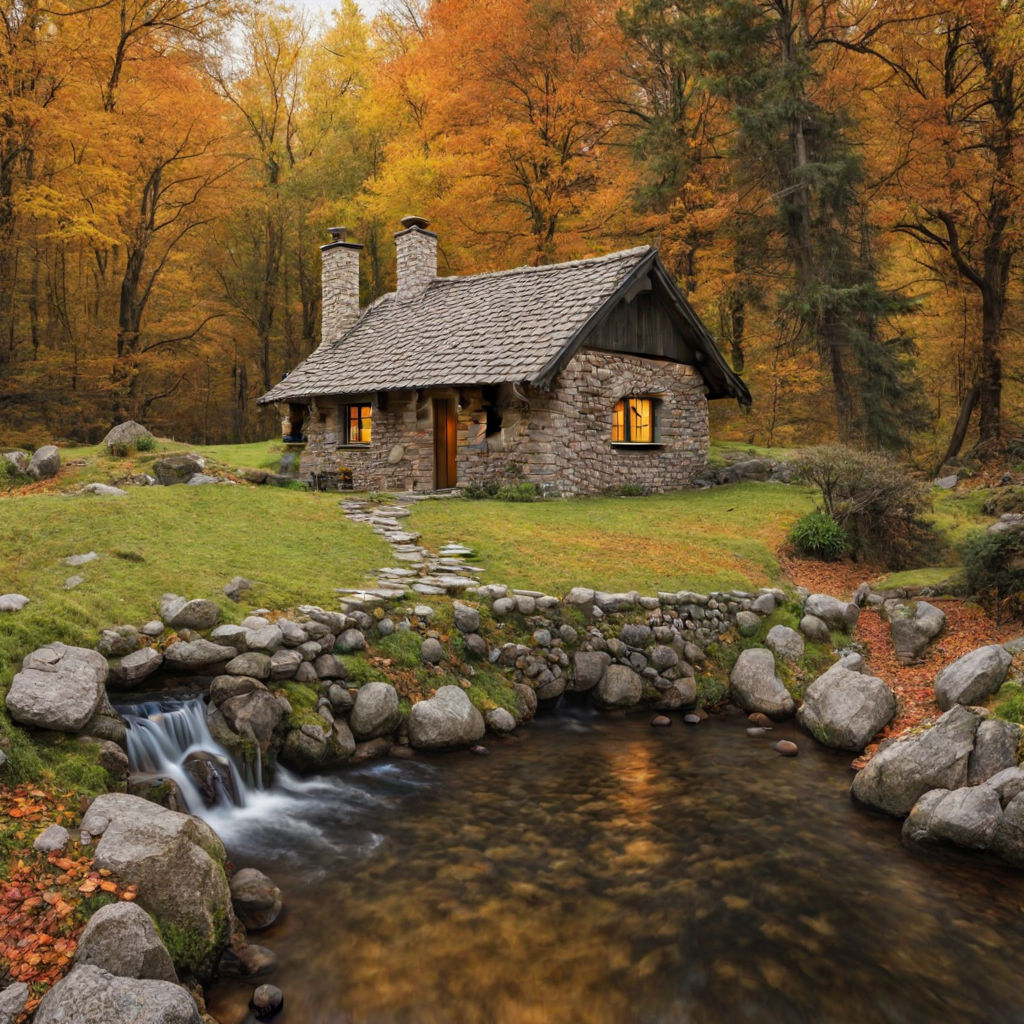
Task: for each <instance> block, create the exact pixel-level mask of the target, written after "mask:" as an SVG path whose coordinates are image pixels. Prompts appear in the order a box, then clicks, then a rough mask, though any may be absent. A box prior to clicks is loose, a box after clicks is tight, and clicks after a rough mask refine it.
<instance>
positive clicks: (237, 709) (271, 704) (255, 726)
mask: <svg viewBox="0 0 1024 1024" xmlns="http://www.w3.org/2000/svg"><path fill="white" fill-rule="evenodd" d="M218 678H220V677H218ZM240 678H245V677H240ZM246 681H247V682H248V683H251V684H252V685H251V687H250V688H249V689H248V690H247V691H246V692H244V693H236V694H234V695H232V696H226V697H224V698H223V699H222V700H221V701H220V703H218V704H217V706H216V707H215V708H214V709H212V710H211V711H208V712H207V718H208V720H211V721H210V731H211V732H216V731H219V730H217V729H216V728H215V725H219V723H215V721H214V719H215V716H216V715H220V716H222V718H223V721H224V724H226V725H227V727H228V728H229V729H230V730H231V731H232V732H233V733H235V735H236V736H239V737H241V738H242V739H248V740H250V741H251V742H253V743H255V744H256V746H257V748H258V749H259V752H260V755H261V756H266V754H267V751H268V750H269V749H270V745H271V742H272V741H273V739H274V734H275V733H276V732H277V730H278V727H279V726H280V725H281V722H282V721H283V720H284V717H285V709H284V705H283V704H282V703H281V701H279V700H278V699H277V698H276V697H275V696H274V695H273V694H272V693H271V692H270V691H269V690H268V689H267V688H266V687H265V686H264V685H263V684H262V683H261V682H260V681H259V680H257V679H252V678H249V679H247V680H246ZM222 692H223V691H222ZM211 700H212V697H211ZM227 746H228V747H229V748H230V749H237V744H236V743H230V744H227Z"/></svg>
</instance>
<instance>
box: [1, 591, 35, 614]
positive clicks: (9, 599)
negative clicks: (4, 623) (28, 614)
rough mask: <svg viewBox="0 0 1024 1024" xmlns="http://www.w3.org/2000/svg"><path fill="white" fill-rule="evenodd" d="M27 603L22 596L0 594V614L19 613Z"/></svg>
mask: <svg viewBox="0 0 1024 1024" xmlns="http://www.w3.org/2000/svg"><path fill="white" fill-rule="evenodd" d="M28 603H29V599H28V598H27V597H26V596H25V595H24V594H0V612H20V611H21V609H22V608H24V607H25V605H27V604H28Z"/></svg>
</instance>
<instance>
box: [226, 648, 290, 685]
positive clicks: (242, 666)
mask: <svg viewBox="0 0 1024 1024" xmlns="http://www.w3.org/2000/svg"><path fill="white" fill-rule="evenodd" d="M299 660H300V661H301V660H302V659H301V658H300V659H299ZM272 667H273V665H272V663H271V660H270V655H269V654H263V653H262V652H261V651H246V652H245V653H243V654H239V655H236V656H235V657H234V658H232V659H231V660H230V661H229V662H228V663H227V664H226V665H225V666H224V671H225V672H226V673H227V674H228V675H229V676H251V677H252V678H253V679H269V678H270V672H271V669H272ZM297 667H298V666H297V665H296V666H294V667H293V669H292V671H294V669H295V668H297Z"/></svg>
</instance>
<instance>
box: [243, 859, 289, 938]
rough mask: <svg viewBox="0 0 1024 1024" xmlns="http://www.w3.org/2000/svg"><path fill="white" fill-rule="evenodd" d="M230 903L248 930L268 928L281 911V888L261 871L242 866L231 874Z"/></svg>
mask: <svg viewBox="0 0 1024 1024" xmlns="http://www.w3.org/2000/svg"><path fill="white" fill-rule="evenodd" d="M230 888H231V903H232V905H233V906H234V908H235V914H236V915H237V917H238V920H239V921H241V922H242V924H243V925H244V926H245V927H246V928H247V929H248V930H250V931H258V930H259V929H261V928H269V927H270V926H271V925H272V924H273V923H274V922H275V921H276V920H277V918H278V915H279V914H280V913H281V908H282V903H281V890H280V889H279V888H278V887H277V886H276V885H274V883H273V882H272V881H271V880H270V879H269V878H268V877H267V876H266V875H265V874H263V872H262V871H258V870H257V869H256V868H242V869H241V870H240V871H236V872H235V873H234V874H233V875H232V876H231V882H230Z"/></svg>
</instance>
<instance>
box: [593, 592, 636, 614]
mask: <svg viewBox="0 0 1024 1024" xmlns="http://www.w3.org/2000/svg"><path fill="white" fill-rule="evenodd" d="M638 597H639V595H638V594H637V592H636V591H635V590H632V591H630V592H629V593H626V594H607V593H605V592H604V591H602V590H595V591H594V604H595V606H596V607H597V608H599V609H600V610H601V611H602V612H604V614H605V615H610V614H611V613H613V612H625V611H629V609H631V608H634V607H635V606H636V603H637V598H638Z"/></svg>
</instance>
